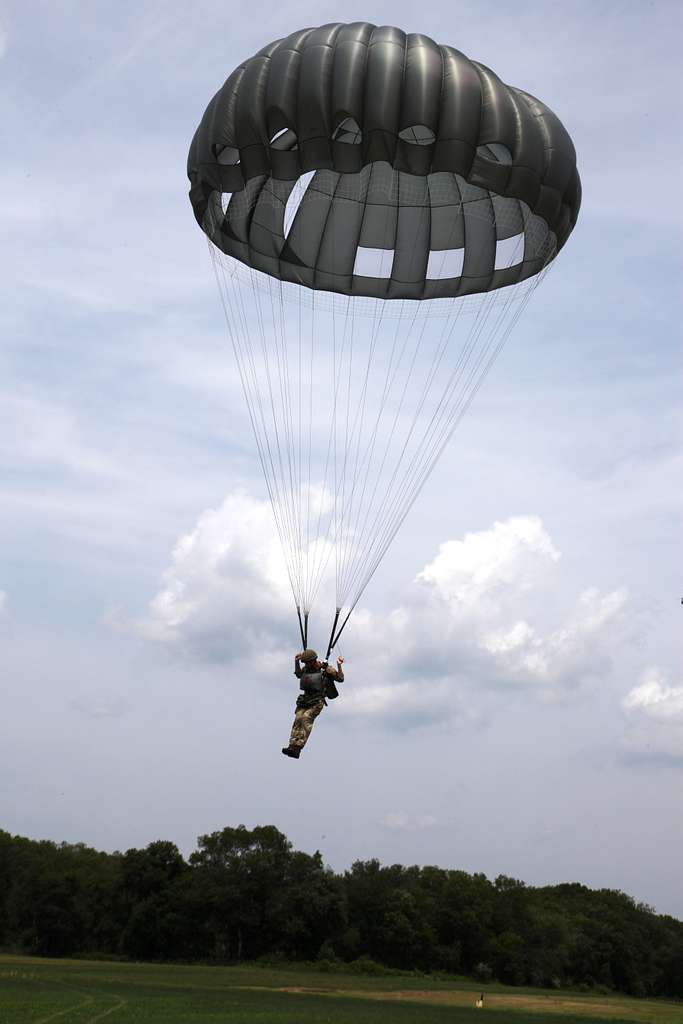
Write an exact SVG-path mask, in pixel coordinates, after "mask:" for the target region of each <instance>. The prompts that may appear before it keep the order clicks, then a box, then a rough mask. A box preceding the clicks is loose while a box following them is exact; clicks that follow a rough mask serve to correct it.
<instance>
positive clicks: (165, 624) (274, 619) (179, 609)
mask: <svg viewBox="0 0 683 1024" xmlns="http://www.w3.org/2000/svg"><path fill="white" fill-rule="evenodd" d="M291 602H292V593H291V589H290V586H289V580H288V576H287V570H286V566H285V562H284V558H283V556H282V552H281V549H280V545H279V541H278V538H277V534H276V531H275V527H274V523H273V514H272V511H271V508H270V505H269V504H268V502H265V501H258V500H257V499H255V498H252V497H250V496H249V495H248V494H247V493H246V492H243V491H238V492H235V493H233V494H231V495H229V496H228V497H227V498H226V499H225V501H224V502H223V504H222V505H221V506H220V508H217V509H208V510H207V511H206V512H204V513H203V514H202V515H201V516H200V518H199V520H198V522H197V525H196V527H195V528H194V529H193V530H192V531H191V532H190V533H188V534H186V535H185V536H184V537H181V538H180V540H179V541H178V543H177V544H176V547H175V550H174V552H173V558H172V564H171V566H170V567H169V568H168V569H167V570H166V572H165V573H164V575H163V579H162V586H161V589H160V590H159V591H158V593H157V594H156V596H155V597H154V599H153V600H152V602H151V604H150V606H149V613H148V615H147V616H146V617H145V618H144V619H142V620H141V621H140V622H138V624H137V629H138V631H139V632H140V633H141V634H142V635H143V636H145V637H147V638H150V639H154V640H156V641H159V642H161V643H164V644H167V645H170V646H172V647H175V648H177V649H179V650H181V651H182V652H183V653H184V654H186V655H188V656H190V657H193V658H199V659H201V660H204V659H208V660H219V661H225V662H230V661H233V660H237V659H239V658H240V657H242V656H244V655H246V654H248V653H249V652H252V651H259V652H260V651H262V650H263V649H264V648H265V649H273V648H275V647H277V646H278V645H280V644H282V643H284V640H285V637H286V636H287V634H288V632H291V612H292V609H291Z"/></svg>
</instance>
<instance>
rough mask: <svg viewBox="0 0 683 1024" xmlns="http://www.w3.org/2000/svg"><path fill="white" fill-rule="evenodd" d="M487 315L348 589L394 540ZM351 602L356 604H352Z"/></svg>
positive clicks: (477, 324) (468, 344) (478, 324)
mask: <svg viewBox="0 0 683 1024" xmlns="http://www.w3.org/2000/svg"><path fill="white" fill-rule="evenodd" d="M487 305H488V306H489V308H490V303H487ZM487 315H488V310H486V311H485V313H484V315H483V316H482V317H478V319H477V321H476V322H475V324H474V325H473V327H472V329H471V331H470V337H469V338H468V339H467V341H466V343H465V346H464V348H463V351H462V352H461V354H460V356H459V358H458V361H457V363H456V367H455V369H454V370H453V372H452V373H451V377H450V378H449V382H448V383H447V386H446V389H445V391H444V393H443V394H442V396H441V398H440V400H439V402H438V404H437V407H436V409H435V411H434V413H433V414H432V417H431V420H430V422H429V423H428V425H427V428H426V429H425V431H424V432H423V434H422V437H421V439H420V440H419V442H418V445H417V447H416V449H415V451H414V452H413V455H412V457H411V458H410V461H409V462H408V465H407V467H406V468H405V470H404V472H403V476H402V478H401V480H400V481H399V484H398V486H397V488H396V489H395V492H394V494H393V495H388V511H387V509H384V517H383V519H382V521H380V522H379V523H378V524H377V529H374V530H373V532H372V533H371V537H370V540H369V541H368V543H367V544H366V549H365V556H364V559H363V562H359V564H358V565H357V567H356V572H355V574H354V577H353V578H352V580H351V581H350V584H349V588H350V589H351V588H352V587H356V586H362V588H363V589H365V586H366V585H367V583H366V582H364V576H363V573H364V570H367V567H368V564H369V565H370V567H371V571H370V576H369V577H368V580H367V582H369V578H371V576H372V574H373V573H374V571H375V569H376V567H377V566H378V565H379V562H380V561H381V558H382V557H383V554H384V553H385V551H386V550H387V548H388V544H389V543H390V542H391V539H393V537H394V536H395V532H396V530H394V529H393V524H394V522H395V521H396V520H397V518H398V519H399V520H400V521H401V522H402V521H403V520H402V518H401V511H402V508H403V506H404V504H405V501H406V496H407V495H409V494H410V493H411V488H412V485H413V482H414V480H415V478H416V475H419V473H420V467H421V465H422V461H423V459H424V453H425V451H426V450H428V448H429V443H430V439H431V436H432V433H433V430H434V429H435V427H434V424H435V423H438V422H439V419H440V417H441V416H443V414H444V410H447V409H448V401H449V393H452V392H453V391H454V390H455V389H456V388H457V386H458V384H459V382H460V380H461V379H462V374H463V372H464V370H465V368H466V367H467V365H468V362H469V360H470V358H471V356H472V354H473V352H474V351H475V350H476V344H477V340H478V337H479V336H480V334H481V330H482V329H483V325H484V324H485V322H486V316H487ZM423 393H424V392H423ZM421 407H422V402H421V403H420V406H419V407H418V413H417V415H418V416H419V413H420V411H421ZM404 451H405V449H404ZM402 456H403V453H402V455H401V457H400V458H399V463H398V464H397V469H398V466H399V465H400V462H401V460H402ZM395 477H396V473H395V474H394V476H393V477H392V481H391V483H390V485H389V489H390V488H391V487H392V486H393V483H394V480H395ZM396 529H398V527H396ZM387 540H388V543H386V541H387ZM378 552H381V554H379V558H377V555H378ZM365 576H367V572H365ZM359 581H360V582H359ZM353 603H354V604H355V601H354V602H353Z"/></svg>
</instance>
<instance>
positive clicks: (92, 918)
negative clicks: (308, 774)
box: [0, 825, 683, 998]
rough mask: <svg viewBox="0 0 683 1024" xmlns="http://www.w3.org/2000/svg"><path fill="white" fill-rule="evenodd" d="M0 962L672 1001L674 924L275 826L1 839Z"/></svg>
mask: <svg viewBox="0 0 683 1024" xmlns="http://www.w3.org/2000/svg"><path fill="white" fill-rule="evenodd" d="M0 947H2V948H3V949H5V950H10V951H21V952H25V953H31V954H36V955H45V956H73V955H78V954H81V955H97V954H99V955H117V956H122V957H127V958H131V959H136V960H159V961H161V960H169V961H186V962H197V961H201V962H215V963H231V962H236V961H244V960H257V959H266V960H267V959H273V958H276V959H277V958H279V959H287V960H293V961H297V960H298V961H318V962H320V963H321V965H323V966H325V965H326V964H329V963H332V964H334V963H337V964H339V965H341V964H343V963H346V964H352V965H355V968H356V969H359V970H372V969H373V965H374V964H377V965H383V966H386V967H391V968H398V969H401V970H419V971H425V972H440V973H451V974H455V973H459V974H466V975H470V976H472V977H473V978H476V979H477V980H478V981H481V982H485V981H490V980H494V979H495V980H498V981H501V982H505V983H507V984H512V985H534V986H543V987H554V988H558V987H561V986H579V987H580V988H587V987H588V988H593V987H595V986H600V987H603V988H604V989H608V990H616V991H620V992H625V993H628V994H630V995H634V996H646V995H647V996H669V997H671V996H673V997H680V998H683V922H681V921H678V920H676V919H675V918H673V917H669V916H666V915H660V914H656V913H655V912H654V911H653V910H652V909H651V908H649V907H647V906H645V905H643V904H639V903H636V902H635V901H634V900H633V899H632V898H631V897H630V896H627V895H625V894H624V893H622V892H617V891H613V890H609V889H600V890H592V889H589V888H587V887H586V886H584V885H579V884H575V883H570V884H562V885H553V886H543V887H533V886H528V885H525V884H524V882H521V881H518V880H516V879H514V878H508V877H506V876H504V875H500V876H499V877H498V878H496V879H495V880H494V881H491V880H489V879H488V878H487V877H486V875H484V874H480V873H477V874H473V875H470V874H468V873H467V872H465V871H457V870H446V869H443V868H438V867H403V866H402V865H400V864H394V865H391V866H383V865H381V864H380V863H379V861H377V860H367V861H357V862H356V863H354V864H353V865H352V867H351V868H350V869H349V870H347V871H345V872H343V873H342V874H337V873H335V872H334V871H332V869H331V868H329V867H327V866H325V864H324V862H323V859H322V856H321V854H320V853H319V852H316V853H314V854H312V855H310V854H307V853H302V852H300V851H298V850H294V849H293V848H292V844H291V843H290V842H289V841H288V839H287V837H286V836H284V835H283V834H282V833H281V832H280V831H279V830H278V829H277V828H275V827H274V826H272V825H266V826H260V827H257V828H254V829H251V830H250V829H247V828H245V827H244V826H242V825H240V826H239V827H237V828H224V829H222V830H221V831H219V832H213V833H211V834H210V835H205V836H200V837H199V839H198V842H197V849H196V850H195V851H194V852H193V853H192V854H191V855H190V857H189V858H187V859H185V858H184V857H183V856H182V854H181V853H180V851H179V850H178V848H177V847H176V846H175V845H174V844H173V843H171V842H167V841H158V842H154V843H151V844H150V845H149V846H147V847H146V848H145V849H142V850H138V849H131V850H128V851H126V852H125V853H111V854H109V853H102V852H99V851H97V850H94V849H91V848H89V847H88V846H85V845H84V844H80V843H79V844H75V845H74V844H67V843H53V842H49V841H35V840H30V839H25V838H22V837H20V836H11V835H10V834H9V833H7V832H2V831H0Z"/></svg>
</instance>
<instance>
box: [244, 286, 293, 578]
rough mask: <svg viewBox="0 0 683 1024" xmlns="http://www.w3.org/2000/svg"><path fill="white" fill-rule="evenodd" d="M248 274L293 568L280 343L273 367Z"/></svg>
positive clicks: (287, 552) (258, 303)
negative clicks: (266, 386)
mask: <svg viewBox="0 0 683 1024" xmlns="http://www.w3.org/2000/svg"><path fill="white" fill-rule="evenodd" d="M249 276H250V282H251V289H252V295H253V300H254V308H255V310H256V322H257V325H258V328H259V340H260V345H261V354H262V358H263V365H264V368H265V376H266V381H267V385H268V397H269V400H270V401H269V411H270V417H269V418H270V420H271V421H272V432H273V436H274V441H275V445H276V448H277V462H276V463H274V465H273V474H274V476H275V478H276V479H277V481H278V499H279V503H280V504H281V509H280V512H281V516H282V521H283V527H284V534H285V536H286V546H285V557H286V559H287V560H288V561H290V564H291V565H292V567H294V566H295V565H296V559H295V555H294V552H295V541H294V524H293V522H292V517H291V510H290V504H289V500H288V496H287V494H286V475H285V468H284V463H283V451H282V449H283V445H284V443H285V438H282V437H281V435H282V433H283V432H284V433H285V434H286V431H285V413H284V400H283V394H282V391H283V388H282V372H281V367H280V354H279V345H278V343H277V337H276V339H275V350H276V367H271V361H270V358H269V346H268V335H267V333H266V327H265V321H264V315H263V307H262V304H261V295H260V291H259V288H258V286H257V283H256V275H255V271H254V269H253V268H251V267H250V275H249ZM276 368H277V370H278V381H279V384H280V387H279V395H278V397H279V399H280V403H279V404H280V406H281V407H282V419H283V423H282V425H280V424H279V423H278V403H277V402H276V395H275V392H274V387H273V375H274V372H275V369H276ZM257 388H258V382H257ZM269 450H270V446H269ZM278 467H279V473H278Z"/></svg>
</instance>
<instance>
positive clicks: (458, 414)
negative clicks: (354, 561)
mask: <svg viewBox="0 0 683 1024" xmlns="http://www.w3.org/2000/svg"><path fill="white" fill-rule="evenodd" d="M548 269H549V268H548V267H546V268H545V269H543V270H542V271H540V272H539V273H538V274H537V275H536V277H535V278H534V279H533V281H532V282H531V284H530V285H529V286H528V288H527V290H526V292H525V294H524V297H523V298H522V300H521V301H520V303H519V305H518V307H517V309H516V310H515V313H514V314H513V317H512V318H511V320H510V321H509V322H508V324H507V325H506V327H505V329H504V331H503V332H502V335H501V337H500V338H499V340H498V343H497V344H496V345H495V346H494V348H493V351H492V352H491V353H490V355H489V358H488V360H487V362H486V365H485V366H484V369H483V372H482V373H481V374H480V376H479V379H478V380H477V382H476V384H475V386H474V387H473V388H472V390H471V392H470V393H469V395H468V396H467V399H466V401H465V402H464V403H462V404H461V405H460V407H459V408H456V409H455V411H454V413H453V414H452V417H451V419H450V420H449V422H448V424H447V425H446V428H445V429H444V430H443V431H442V433H441V437H440V441H439V445H438V447H437V448H436V449H435V451H434V452H433V453H432V455H431V457H430V459H429V460H428V462H427V463H426V464H425V465H424V466H423V468H422V470H421V475H420V477H418V479H417V481H416V482H415V484H414V486H413V488H412V491H411V492H410V494H409V496H408V500H407V501H405V502H404V504H403V507H402V508H401V509H400V514H399V515H398V517H397V518H395V519H394V521H393V522H392V523H391V524H390V529H389V530H388V531H387V533H386V536H385V538H384V542H383V545H382V547H381V549H380V550H379V551H378V552H377V554H376V557H375V559H374V561H373V563H372V564H371V565H370V568H369V570H368V571H367V573H366V574H365V576H364V577H363V579H362V581H361V583H360V585H359V589H358V591H357V592H356V595H355V597H354V599H353V601H352V603H351V605H350V609H349V612H348V615H347V617H346V619H345V620H344V622H343V623H342V627H341V629H343V628H344V626H345V625H346V622H347V621H348V619H349V617H350V615H351V613H352V612H353V610H354V609H355V607H356V605H357V603H358V601H359V600H360V598H361V596H362V594H363V592H364V591H365V588H366V587H367V585H368V583H369V582H370V580H371V579H372V576H373V575H374V573H375V571H376V570H377V567H378V566H379V564H380V562H381V561H382V558H383V557H384V555H385V554H386V551H387V549H388V547H389V546H390V544H391V542H392V540H393V538H394V537H395V536H396V533H397V532H398V530H399V528H400V526H401V524H402V523H403V521H404V520H405V518H406V516H407V515H408V513H409V512H410V509H411V508H412V506H413V504H414V503H415V501H416V499H417V497H418V495H419V493H420V491H421V490H422V488H423V486H424V484H425V483H426V481H427V479H428V477H429V474H430V473H431V471H432V469H433V468H434V466H435V465H436V463H437V462H438V459H439V456H440V455H441V453H442V452H443V449H444V448H445V447H446V445H447V444H448V441H449V440H450V437H451V436H452V434H453V431H454V430H455V429H456V427H457V426H458V424H459V423H460V421H461V420H462V418H463V416H464V415H465V413H466V412H467V410H468V408H469V406H470V404H471V403H472V401H473V399H474V397H475V395H476V393H477V392H478V391H479V388H480V387H481V386H482V384H483V382H484V380H485V378H486V376H487V375H488V373H489V371H490V369H491V367H492V366H493V364H494V362H495V360H496V358H497V356H498V355H499V353H500V351H501V350H502V348H503V346H504V345H505V342H506V341H507V339H508V337H509V336H510V334H511V333H512V330H513V329H514V327H515V325H516V324H517V322H518V321H519V319H520V317H521V316H522V314H523V312H524V310H525V308H526V306H527V304H528V302H529V299H530V298H531V295H532V294H533V292H534V291H535V289H536V287H538V284H540V281H541V280H542V279H543V278H544V277H545V274H546V273H547V271H548ZM341 629H340V630H339V631H338V632H337V636H336V638H335V642H334V643H335V644H336V642H337V641H338V639H339V636H340V635H341ZM333 646H334V644H333Z"/></svg>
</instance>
